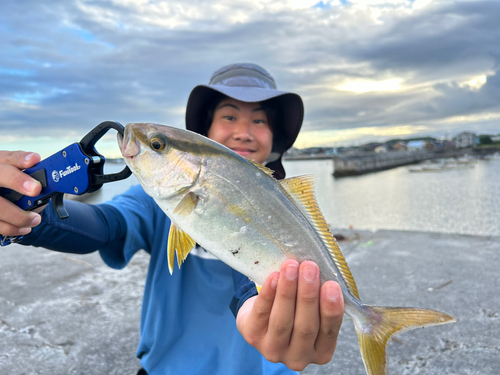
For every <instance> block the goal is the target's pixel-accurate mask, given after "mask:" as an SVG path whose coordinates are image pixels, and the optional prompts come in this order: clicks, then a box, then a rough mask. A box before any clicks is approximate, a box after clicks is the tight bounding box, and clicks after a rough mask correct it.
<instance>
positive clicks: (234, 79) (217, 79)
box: [209, 63, 277, 90]
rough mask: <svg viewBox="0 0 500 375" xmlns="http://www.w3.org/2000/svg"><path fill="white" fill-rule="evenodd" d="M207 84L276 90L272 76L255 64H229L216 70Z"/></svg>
mask: <svg viewBox="0 0 500 375" xmlns="http://www.w3.org/2000/svg"><path fill="white" fill-rule="evenodd" d="M209 85H216V86H227V87H256V88H263V89H272V90H276V89H277V87H276V82H275V81H274V78H273V77H272V76H271V75H270V74H269V73H268V72H267V71H266V70H265V69H263V68H262V67H260V66H258V65H256V64H248V63H246V64H231V65H227V66H224V67H222V68H220V69H219V70H217V71H216V72H215V73H214V74H213V75H212V77H211V78H210V83H209Z"/></svg>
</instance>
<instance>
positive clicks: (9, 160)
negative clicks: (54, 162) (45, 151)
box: [0, 151, 40, 169]
mask: <svg viewBox="0 0 500 375" xmlns="http://www.w3.org/2000/svg"><path fill="white" fill-rule="evenodd" d="M39 162H40V155H38V154H37V153H34V152H25V151H0V164H8V165H12V166H14V167H16V168H18V169H26V168H30V167H32V166H34V165H35V164H36V163H39Z"/></svg>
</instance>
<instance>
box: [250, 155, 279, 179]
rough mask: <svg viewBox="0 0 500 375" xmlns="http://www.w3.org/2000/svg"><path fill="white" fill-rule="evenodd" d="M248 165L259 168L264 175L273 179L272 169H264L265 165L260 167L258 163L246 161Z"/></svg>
mask: <svg viewBox="0 0 500 375" xmlns="http://www.w3.org/2000/svg"><path fill="white" fill-rule="evenodd" d="M247 160H248V161H249V162H250V163H252V164H253V165H255V166H256V167H257V168H259V169H260V170H261V171H262V172H264V173H265V174H267V175H269V176H271V177H273V173H274V172H273V170H272V169H269V168H268V167H266V166H265V165H262V164H260V163H257V162H256V161H253V160H250V159H247Z"/></svg>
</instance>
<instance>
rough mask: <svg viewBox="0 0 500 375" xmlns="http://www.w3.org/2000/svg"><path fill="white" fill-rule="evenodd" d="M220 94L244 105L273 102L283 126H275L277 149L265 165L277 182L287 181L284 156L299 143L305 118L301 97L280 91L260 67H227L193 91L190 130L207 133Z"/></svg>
mask: <svg viewBox="0 0 500 375" xmlns="http://www.w3.org/2000/svg"><path fill="white" fill-rule="evenodd" d="M217 93H221V94H224V95H226V96H228V97H230V98H233V99H236V100H239V101H242V102H262V101H265V100H272V106H273V108H276V110H277V111H278V115H277V116H276V118H277V119H279V122H278V123H277V124H272V125H273V130H274V133H273V148H272V151H271V155H270V156H269V158H268V160H267V161H266V163H265V164H266V166H267V167H268V168H270V169H272V170H273V171H274V176H275V177H276V178H278V179H282V178H284V177H285V169H284V168H283V164H282V162H281V160H282V156H283V153H284V152H285V151H286V150H288V149H289V148H290V147H292V145H293V143H294V142H295V140H296V139H297V136H298V134H299V131H300V128H301V126H302V120H303V118H304V104H303V102H302V99H301V98H300V96H299V95H297V94H294V93H291V92H286V91H279V90H278V89H277V86H276V82H275V81H274V78H273V77H272V76H271V75H270V74H269V73H268V72H267V71H266V70H265V69H263V68H262V67H260V66H259V65H256V64H250V63H242V64H231V65H227V66H224V67H222V68H220V69H219V70H217V71H216V72H215V73H214V74H213V75H212V77H211V78H210V82H209V83H208V85H198V86H196V87H195V88H194V89H193V90H192V91H191V94H190V95H189V99H188V103H187V107H186V129H188V130H191V131H194V132H196V133H199V134H204V132H206V124H205V120H206V113H207V111H208V107H209V106H210V105H211V104H212V102H213V99H214V97H216V96H217V95H218V94H217ZM204 135H205V134H204Z"/></svg>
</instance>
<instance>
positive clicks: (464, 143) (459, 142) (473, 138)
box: [453, 132, 479, 148]
mask: <svg viewBox="0 0 500 375" xmlns="http://www.w3.org/2000/svg"><path fill="white" fill-rule="evenodd" d="M453 142H454V143H455V146H456V147H457V148H465V147H475V146H477V144H478V143H479V142H478V138H477V135H475V134H474V133H470V132H462V133H460V134H458V135H457V136H456V137H455V138H453Z"/></svg>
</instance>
